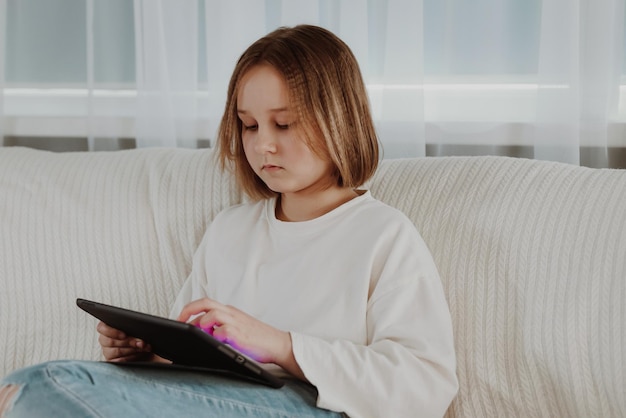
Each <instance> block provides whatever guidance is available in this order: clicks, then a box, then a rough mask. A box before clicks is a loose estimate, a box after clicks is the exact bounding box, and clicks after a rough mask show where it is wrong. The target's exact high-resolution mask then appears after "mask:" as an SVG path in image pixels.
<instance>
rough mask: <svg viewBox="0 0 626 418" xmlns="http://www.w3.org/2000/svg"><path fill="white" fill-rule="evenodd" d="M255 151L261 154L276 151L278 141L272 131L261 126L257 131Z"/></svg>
mask: <svg viewBox="0 0 626 418" xmlns="http://www.w3.org/2000/svg"><path fill="white" fill-rule="evenodd" d="M255 151H256V152H258V153H259V154H264V153H266V152H272V153H273V152H276V141H275V138H274V136H273V135H272V133H271V132H268V130H267V129H261V128H259V131H258V133H257V141H256V144H255Z"/></svg>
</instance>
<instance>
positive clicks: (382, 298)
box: [291, 238, 458, 417]
mask: <svg viewBox="0 0 626 418" xmlns="http://www.w3.org/2000/svg"><path fill="white" fill-rule="evenodd" d="M420 240H421V238H420ZM400 241H402V240H400ZM399 245H402V244H401V243H400V244H399ZM418 246H419V248H418V249H417V250H418V251H420V253H421V254H422V255H421V256H419V257H417V258H416V257H412V258H411V257H408V258H407V253H406V250H407V249H408V250H411V251H415V250H416V248H415V247H414V246H408V247H409V248H406V247H405V248H404V249H402V248H400V249H396V250H395V254H394V251H392V252H391V254H390V256H389V257H388V258H387V261H386V263H385V266H384V268H383V269H382V272H381V275H380V277H379V279H378V281H377V283H376V286H375V287H374V289H373V291H372V292H371V296H370V298H369V300H368V304H367V315H366V316H367V318H366V321H367V332H368V338H367V339H368V342H367V344H365V345H362V344H356V343H354V342H351V341H346V340H335V341H327V340H324V339H321V338H317V337H313V336H309V335H304V334H300V333H293V332H292V333H291V336H292V343H293V352H294V356H295V358H296V361H297V362H298V364H299V366H300V367H301V369H302V371H303V372H304V374H305V376H306V377H307V379H308V380H309V381H310V382H311V383H312V384H313V385H314V386H316V388H317V390H318V400H317V405H318V406H319V407H321V408H325V409H330V410H333V411H338V412H345V413H347V414H348V415H349V416H350V417H415V416H420V417H441V416H443V415H444V414H445V412H446V410H447V408H448V406H449V405H450V403H451V402H452V399H453V398H454V396H455V395H456V392H457V390H458V381H457V377H456V373H455V369H456V360H455V354H454V344H453V338H452V324H451V319H450V312H449V310H448V305H447V303H446V300H445V297H444V293H443V288H442V285H441V281H440V279H439V275H438V273H437V271H436V268H435V267H434V262H433V261H432V257H431V256H430V253H429V252H428V249H427V248H426V246H425V244H423V242H420V243H418ZM409 272H414V273H415V274H409Z"/></svg>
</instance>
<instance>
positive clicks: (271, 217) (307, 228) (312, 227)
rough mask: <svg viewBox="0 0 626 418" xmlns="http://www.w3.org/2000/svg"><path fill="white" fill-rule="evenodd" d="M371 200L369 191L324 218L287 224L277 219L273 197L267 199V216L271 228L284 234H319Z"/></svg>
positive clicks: (275, 200)
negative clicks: (347, 213) (356, 207)
mask: <svg viewBox="0 0 626 418" xmlns="http://www.w3.org/2000/svg"><path fill="white" fill-rule="evenodd" d="M369 199H371V193H370V191H369V190H364V191H363V193H362V194H360V195H359V196H357V197H355V198H353V199H350V200H349V201H347V202H346V203H343V204H342V205H340V206H338V207H336V208H335V209H333V210H331V211H330V212H328V213H325V214H324V215H322V216H319V217H317V218H315V219H310V220H308V221H298V222H287V221H281V220H280V219H277V218H276V202H277V198H276V197H273V198H271V199H267V201H266V202H265V215H266V217H267V220H268V222H269V224H270V226H271V227H272V228H273V229H274V230H276V231H278V232H284V233H290V234H291V233H298V234H302V233H307V232H311V233H314V232H319V231H320V230H321V229H322V228H324V226H326V225H329V224H332V223H334V222H335V221H336V220H337V219H338V218H340V217H342V216H343V214H345V213H346V212H348V211H350V210H352V209H353V208H354V207H355V206H358V205H360V204H361V202H364V201H366V200H369Z"/></svg>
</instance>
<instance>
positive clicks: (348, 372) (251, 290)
mask: <svg viewBox="0 0 626 418" xmlns="http://www.w3.org/2000/svg"><path fill="white" fill-rule="evenodd" d="M218 138H219V143H218V151H217V155H218V157H219V159H220V162H221V164H222V167H223V168H225V169H232V170H233V171H234V174H235V176H236V178H237V181H238V183H239V185H240V186H241V187H242V188H243V190H244V191H245V192H246V194H247V195H248V196H249V197H250V202H249V203H246V204H242V205H239V206H235V207H231V208H229V209H226V210H225V211H223V212H222V213H220V214H219V215H218V216H217V217H216V218H215V220H214V221H213V222H212V224H211V225H210V227H209V228H208V230H207V231H206V234H205V236H204V238H203V240H202V242H201V244H200V246H199V248H198V251H197V253H196V255H195V258H194V263H193V269H192V273H191V275H190V277H189V278H188V279H187V281H186V283H185V285H184V287H183V288H182V290H181V292H180V294H179V296H178V298H177V300H176V302H175V303H174V306H173V309H172V316H173V317H175V318H177V319H178V320H180V321H191V322H192V323H194V324H196V325H198V326H200V327H201V328H203V329H204V330H206V331H207V332H210V333H211V334H213V336H214V337H216V338H217V339H219V340H221V341H225V342H227V343H228V344H230V345H232V346H233V347H235V348H237V349H238V350H240V351H242V352H244V353H246V354H248V355H249V356H251V357H252V358H254V359H256V360H258V361H259V362H261V363H264V364H265V365H267V367H268V368H271V369H273V370H274V371H275V372H276V373H280V374H282V375H283V376H284V377H286V378H287V383H286V385H285V387H283V388H282V389H280V390H275V389H270V388H265V387H262V386H259V385H254V384H249V383H245V382H241V381H236V380H229V379H227V378H224V377H219V376H210V375H209V376H207V375H206V374H195V373H191V372H183V371H173V370H166V371H163V370H160V369H159V368H147V369H139V368H116V367H115V366H113V365H110V364H107V363H89V362H52V363H48V364H46V365H42V366H35V367H34V368H30V369H25V370H23V371H19V372H17V373H15V374H14V375H13V376H10V377H8V378H7V379H6V382H7V383H9V382H10V383H12V385H9V386H5V388H4V389H3V391H4V394H5V396H6V397H7V398H12V396H11V395H14V393H15V392H17V389H18V388H20V387H21V386H24V388H22V389H23V390H22V392H21V393H20V395H19V396H16V398H17V399H16V400H14V402H13V403H12V407H11V408H8V407H7V409H10V411H9V413H8V414H7V416H20V415H19V412H22V413H23V414H28V413H30V415H29V416H33V414H34V413H37V412H40V413H43V414H45V415H47V416H50V414H51V413H57V412H58V413H59V414H60V415H61V414H62V415H67V416H70V415H72V416H73V415H80V416H93V415H97V416H108V415H115V416H122V415H128V414H129V413H130V414H132V413H133V411H135V412H137V411H141V414H144V415H160V416H163V415H181V414H184V415H192V414H198V415H200V414H203V415H211V416H229V417H230V416H233V417H234V416H246V417H249V416H339V415H340V414H347V415H348V416H351V417H409V416H416V415H419V416H421V417H431V416H432V417H436V416H442V415H443V414H444V413H445V411H446V409H447V407H448V405H449V404H450V402H451V401H452V399H453V397H454V395H455V394H456V391H457V379H456V376H455V356H454V348H453V341H452V327H451V321H450V314H449V312H448V307H447V304H446V301H445V298H444V294H443V290H442V286H441V283H440V279H439V276H438V273H437V270H436V268H435V265H434V263H433V260H432V257H431V255H430V253H429V251H428V249H427V247H426V245H425V243H424V242H423V241H422V239H421V237H420V235H419V233H418V232H417V231H416V229H415V227H414V225H413V224H412V223H411V222H410V221H409V220H408V219H407V218H406V217H405V216H404V215H403V214H402V213H401V212H399V211H398V210H395V209H393V208H391V207H389V206H386V205H385V204H383V203H381V202H379V201H377V200H375V199H374V198H373V197H372V196H371V194H370V193H369V192H367V191H364V190H360V189H359V188H358V187H360V186H361V185H362V184H363V183H364V182H366V181H367V180H368V179H369V178H370V177H371V176H372V175H373V173H374V172H375V170H376V168H377V164H378V141H377V138H376V134H375V132H374V127H373V123H372V119H371V116H370V111H369V104H368V100H367V94H366V90H365V87H364V84H363V81H362V78H361V74H360V71H359V69H358V65H357V62H356V60H355V58H354V56H353V55H352V53H351V51H350V49H349V48H348V47H347V45H346V44H344V43H343V42H342V41H341V40H340V39H338V38H337V37H336V36H335V35H333V34H332V33H330V32H328V31H327V30H324V29H322V28H319V27H315V26H297V27H294V28H281V29H278V30H276V31H275V32H272V33H270V34H269V35H267V36H265V37H264V38H262V39H260V40H258V41H257V42H255V43H254V44H253V45H252V46H250V47H249V48H248V49H247V50H246V51H245V52H244V54H243V55H242V56H241V58H240V59H239V61H238V63H237V66H236V68H235V70H234V73H233V75H232V78H231V81H230V85H229V89H228V99H227V103H226V108H225V112H224V116H223V118H222V121H221V124H220V129H219V132H218ZM98 331H99V333H100V339H99V341H100V344H101V345H102V349H103V354H104V357H105V359H106V360H108V361H110V362H128V361H133V360H138V359H146V358H150V359H152V360H154V361H163V359H158V358H156V356H153V355H152V354H150V347H148V346H147V345H145V344H144V343H143V342H142V341H138V340H137V339H135V338H132V337H131V336H126V335H124V334H123V333H121V332H119V331H117V330H115V329H112V328H110V327H108V326H107V325H105V324H103V323H100V324H99V325H98ZM86 382H90V384H86ZM59 388H60V389H59ZM27 389H28V390H27ZM10 391H13V393H9V392H10ZM46 394H47V396H53V397H54V398H53V399H51V400H50V401H49V402H48V403H47V404H43V405H42V404H41V403H42V402H37V401H41V398H42V397H45V396H46ZM0 398H2V396H1V395H0ZM7 404H8V402H7ZM37 408H40V409H37Z"/></svg>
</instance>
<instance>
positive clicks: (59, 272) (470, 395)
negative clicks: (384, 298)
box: [0, 148, 626, 417]
mask: <svg viewBox="0 0 626 418" xmlns="http://www.w3.org/2000/svg"><path fill="white" fill-rule="evenodd" d="M369 186H370V187H371V190H372V193H373V195H374V196H375V197H377V198H379V199H381V200H383V201H385V202H387V203H389V204H391V205H392V206H395V207H397V208H398V209H400V210H402V211H404V212H405V213H406V214H407V215H408V216H409V217H410V218H411V219H412V221H413V222H414V223H415V224H416V226H417V227H418V229H419V230H420V231H421V233H422V235H423V237H424V239H425V241H426V243H427V244H428V246H429V248H430V250H431V252H432V253H433V255H434V258H435V261H436V262H437V265H438V268H439V270H440V273H441V276H442V280H443V282H444V287H445V290H446V294H447V297H448V302H449V305H450V310H451V313H452V319H453V323H454V331H455V345H456V350H457V356H458V358H457V360H458V375H459V379H460V384H461V388H460V392H459V395H458V397H457V398H456V400H455V401H454V403H453V404H452V406H451V408H450V410H449V412H448V416H449V417H504V416H518V417H532V416H537V417H555V416H573V417H593V416H599V417H609V416H625V415H626V394H625V392H624V387H626V373H625V372H624V370H626V354H625V353H626V350H625V347H626V325H625V324H626V308H625V307H624V306H626V304H625V301H626V171H619V170H598V169H588V168H582V167H575V166H570V165H564V164H558V163H551V162H541V161H533V160H524V159H514V158H506V157H445V158H420V159H405V160H386V161H384V162H383V163H382V164H381V167H380V169H379V170H378V172H377V174H376V176H375V177H374V179H373V180H372V181H371V182H370V184H369ZM241 200H242V196H241V195H240V193H239V192H238V191H237V190H236V189H235V187H234V184H233V181H232V179H231V178H230V177H229V176H226V175H223V174H221V173H220V172H219V170H218V169H217V167H216V165H215V163H214V159H213V157H212V154H211V152H210V151H191V150H173V149H148V150H132V151H122V152H110V153H68V154H54V153H50V152H44V151H35V150H28V149H23V148H0V375H4V374H6V373H8V372H10V371H11V370H13V369H15V368H18V367H22V366H24V365H28V364H32V363H36V362H40V361H44V360H49V359H61V358H80V359H99V358H100V352H99V349H98V345H97V341H96V333H95V330H94V326H95V324H96V321H95V320H93V319H92V318H90V317H89V316H88V315H86V314H84V313H83V312H82V311H80V310H78V308H76V307H75V306H74V300H75V298H77V297H84V298H92V299H96V300H99V301H103V302H110V303H115V304H118V305H122V306H126V307H130V308H133V309H138V310H142V311H146V312H151V313H155V314H160V315H167V313H168V309H169V305H170V304H171V303H172V301H173V299H174V297H175V294H176V291H177V289H178V288H179V287H180V285H181V283H182V281H183V280H184V279H185V277H186V275H187V273H188V272H189V268H190V264H191V257H192V255H193V252H194V250H195V248H196V246H197V245H198V243H199V240H200V238H201V236H202V233H203V231H204V229H205V228H206V226H207V225H208V223H209V222H210V221H211V219H212V218H213V216H214V215H215V214H216V213H217V212H218V211H219V210H221V209H222V208H224V207H226V206H229V205H232V204H236V203H239V202H240V201H241ZM416 413H417V412H416Z"/></svg>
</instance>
